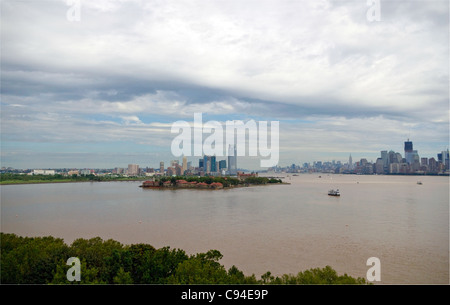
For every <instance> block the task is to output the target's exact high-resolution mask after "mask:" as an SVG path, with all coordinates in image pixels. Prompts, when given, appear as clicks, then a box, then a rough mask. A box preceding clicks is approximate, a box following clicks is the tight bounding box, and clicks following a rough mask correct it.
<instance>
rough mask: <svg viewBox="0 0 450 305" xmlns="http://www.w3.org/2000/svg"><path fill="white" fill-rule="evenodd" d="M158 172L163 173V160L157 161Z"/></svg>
mask: <svg viewBox="0 0 450 305" xmlns="http://www.w3.org/2000/svg"><path fill="white" fill-rule="evenodd" d="M159 173H160V174H161V175H164V162H162V161H161V162H159Z"/></svg>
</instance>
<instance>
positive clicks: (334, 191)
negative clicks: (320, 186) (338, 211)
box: [328, 189, 341, 196]
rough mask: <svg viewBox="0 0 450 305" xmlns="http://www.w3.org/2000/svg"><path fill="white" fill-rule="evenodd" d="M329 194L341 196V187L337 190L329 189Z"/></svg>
mask: <svg viewBox="0 0 450 305" xmlns="http://www.w3.org/2000/svg"><path fill="white" fill-rule="evenodd" d="M328 195H329V196H341V193H340V192H339V189H336V190H329V191H328Z"/></svg>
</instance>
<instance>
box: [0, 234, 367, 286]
mask: <svg viewBox="0 0 450 305" xmlns="http://www.w3.org/2000/svg"><path fill="white" fill-rule="evenodd" d="M0 234H1V283H3V284H7V283H14V284H69V283H81V284H365V283H366V281H365V280H364V279H363V278H356V279H355V278H353V277H351V276H348V275H347V274H344V275H343V276H339V275H338V274H337V273H336V271H335V270H333V269H332V268H331V267H330V266H326V267H325V268H315V269H310V270H307V271H304V272H299V273H298V274H297V275H291V274H284V275H283V276H281V277H274V276H272V275H271V273H270V272H267V273H265V274H264V275H262V276H261V279H259V280H258V279H256V277H255V275H251V276H246V275H244V273H243V272H242V271H240V270H239V269H238V268H237V267H236V266H232V267H231V268H230V269H228V270H226V269H225V267H224V266H223V265H221V264H220V263H219V261H220V259H221V258H222V254H221V253H220V252H219V251H217V250H210V251H208V252H206V253H198V254H195V255H187V254H186V253H185V251H183V250H180V249H170V248H169V247H163V248H161V249H155V248H154V247H153V246H151V245H148V244H133V245H122V244H121V243H119V242H117V241H115V240H112V239H109V240H102V239H101V238H100V237H96V238H91V239H81V238H80V239H77V240H75V241H74V242H73V243H72V244H71V245H70V246H69V245H66V244H65V243H64V242H63V240H62V239H60V238H54V237H50V236H48V237H20V236H17V235H15V234H7V233H0ZM70 257H77V258H79V259H80V261H81V268H80V274H81V281H80V282H69V281H68V280H67V277H66V274H67V271H68V270H69V268H71V266H70V265H69V266H68V265H66V262H67V259H68V258H70Z"/></svg>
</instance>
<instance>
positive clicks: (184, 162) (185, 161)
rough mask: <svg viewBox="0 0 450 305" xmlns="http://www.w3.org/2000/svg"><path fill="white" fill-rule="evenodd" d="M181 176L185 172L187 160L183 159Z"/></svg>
mask: <svg viewBox="0 0 450 305" xmlns="http://www.w3.org/2000/svg"><path fill="white" fill-rule="evenodd" d="M182 171H183V174H184V172H185V171H187V158H186V157H183V168H182Z"/></svg>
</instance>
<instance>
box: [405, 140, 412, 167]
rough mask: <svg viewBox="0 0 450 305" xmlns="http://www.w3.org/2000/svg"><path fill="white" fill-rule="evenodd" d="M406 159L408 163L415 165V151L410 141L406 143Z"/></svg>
mask: <svg viewBox="0 0 450 305" xmlns="http://www.w3.org/2000/svg"><path fill="white" fill-rule="evenodd" d="M405 159H406V163H409V164H411V163H413V161H414V151H413V143H412V141H410V140H409V139H408V141H405Z"/></svg>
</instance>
